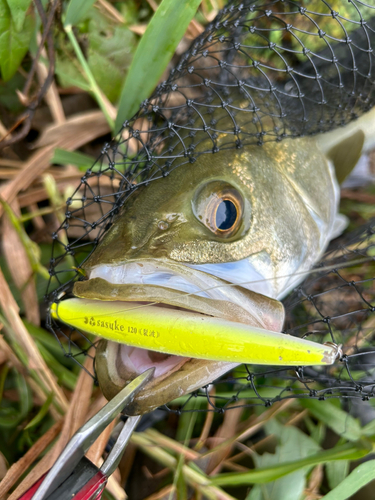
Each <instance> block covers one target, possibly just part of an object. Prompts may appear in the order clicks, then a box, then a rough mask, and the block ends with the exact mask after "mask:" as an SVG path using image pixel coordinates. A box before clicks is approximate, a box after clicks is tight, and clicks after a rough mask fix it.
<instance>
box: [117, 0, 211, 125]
mask: <svg viewBox="0 0 375 500" xmlns="http://www.w3.org/2000/svg"><path fill="white" fill-rule="evenodd" d="M200 3H201V0H163V1H162V3H161V4H160V5H159V7H158V9H157V11H156V12H155V14H154V16H153V18H152V19H151V21H150V23H149V24H148V26H147V29H146V31H145V33H144V35H143V37H142V39H141V41H140V43H139V45H138V47H137V51H136V53H135V56H134V59H133V62H132V64H131V66H130V69H129V72H128V76H127V77H126V80H125V84H124V87H123V89H122V92H121V98H120V104H119V109H118V113H117V118H116V125H115V130H116V131H117V130H119V129H120V127H121V125H122V123H123V122H124V121H125V120H127V119H129V118H131V117H132V116H133V115H134V113H135V112H136V111H137V110H138V109H139V105H140V103H141V102H142V101H143V100H144V99H146V98H147V97H149V96H150V94H151V92H152V91H153V89H154V88H155V86H156V84H157V83H158V81H159V78H160V76H161V75H162V73H163V71H164V70H165V68H166V67H167V65H168V63H169V61H170V59H171V57H172V56H173V54H174V52H175V50H176V47H177V45H178V43H179V41H180V40H181V38H182V37H183V36H184V34H185V31H186V29H187V27H188V25H189V23H190V21H191V19H192V18H193V17H194V14H195V12H196V10H197V8H198V6H199V4H200Z"/></svg>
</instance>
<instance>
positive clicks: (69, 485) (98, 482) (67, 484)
mask: <svg viewBox="0 0 375 500" xmlns="http://www.w3.org/2000/svg"><path fill="white" fill-rule="evenodd" d="M153 373H154V368H150V369H149V370H147V371H145V372H144V373H142V374H141V375H139V376H138V377H137V378H136V379H134V380H133V381H132V382H130V384H128V385H127V386H126V387H124V389H122V391H120V392H119V393H118V394H117V395H116V396H115V397H114V398H113V399H112V400H111V401H109V402H108V403H107V404H106V405H105V406H104V407H103V408H102V409H101V410H100V411H99V412H98V413H97V414H96V415H94V416H93V417H92V418H91V419H90V420H88V421H87V422H86V423H85V424H84V425H83V426H82V427H81V428H80V429H79V430H78V431H77V432H76V433H75V434H74V436H73V437H72V439H71V440H70V441H69V443H68V444H67V446H66V447H65V449H64V450H63V452H62V453H61V455H60V456H59V458H58V459H57V460H56V462H55V464H54V465H53V467H52V468H51V469H50V470H49V471H48V472H47V473H46V474H45V475H44V476H43V477H41V478H40V479H39V481H37V482H36V483H35V484H33V486H31V488H30V489H29V490H28V491H27V492H26V493H24V494H23V495H22V497H20V498H19V500H66V499H71V498H74V499H75V500H99V499H100V498H101V496H102V493H103V490H104V488H105V485H106V484H107V481H108V477H109V476H110V475H111V474H112V473H113V472H114V471H115V470H116V468H117V466H118V464H119V462H120V460H121V457H122V455H123V452H124V450H125V447H126V445H127V443H128V441H129V439H130V436H131V435H132V433H133V431H134V429H135V427H136V426H137V424H138V422H139V420H140V418H141V417H140V416H136V417H129V418H128V419H127V421H126V422H125V424H124V426H123V428H122V429H121V432H120V434H119V436H118V438H117V441H116V442H115V444H114V446H113V448H112V450H111V452H110V453H109V455H108V457H107V458H106V460H105V462H104V463H103V465H102V466H101V467H100V469H99V468H98V467H96V465H94V464H93V463H92V462H91V461H90V460H88V459H87V458H86V457H85V453H86V452H87V451H88V449H89V448H90V446H91V445H92V444H93V443H94V442H95V441H96V439H97V438H98V437H99V436H100V434H101V433H102V432H103V431H104V429H105V428H106V427H107V426H108V425H109V424H110V423H111V422H112V421H113V420H114V419H115V418H116V417H117V416H118V415H119V413H120V412H122V411H123V410H124V408H125V407H126V405H127V404H129V403H130V402H131V401H132V399H133V398H134V396H135V395H136V394H137V392H138V391H140V390H141V389H142V388H143V387H144V386H145V385H146V384H147V382H148V381H149V380H150V379H151V378H152V375H153Z"/></svg>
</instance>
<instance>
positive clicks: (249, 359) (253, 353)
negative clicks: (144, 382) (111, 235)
mask: <svg viewBox="0 0 375 500" xmlns="http://www.w3.org/2000/svg"><path fill="white" fill-rule="evenodd" d="M51 314H52V317H53V318H55V319H59V320H60V321H62V322H64V323H66V324H68V325H71V326H74V327H75V328H78V329H80V330H83V331H86V332H89V333H94V334H95V335H99V336H100V337H104V338H106V339H109V340H113V341H115V342H120V343H122V344H127V345H129V346H133V347H140V348H143V349H150V350H152V351H157V352H161V353H166V354H173V355H177V356H186V357H190V358H198V359H208V360H213V361H226V362H234V363H252V364H259V365H283V366H309V365H331V364H332V363H334V361H335V359H336V357H337V353H338V348H337V346H334V345H325V344H323V345H321V344H318V343H316V342H311V341H309V340H304V339H300V338H297V337H292V336H290V335H285V334H283V333H278V332H272V331H268V330H262V329H261V328H256V327H252V326H250V325H245V324H242V323H234V322H231V321H226V320H223V319H217V318H213V317H210V316H204V315H201V314H197V313H193V312H189V311H181V310H174V309H168V308H164V307H163V308H162V307H155V306H150V305H144V304H138V303H136V302H132V303H129V302H103V301H96V300H88V299H68V300H64V301H62V302H59V303H58V304H57V303H54V304H52V306H51Z"/></svg>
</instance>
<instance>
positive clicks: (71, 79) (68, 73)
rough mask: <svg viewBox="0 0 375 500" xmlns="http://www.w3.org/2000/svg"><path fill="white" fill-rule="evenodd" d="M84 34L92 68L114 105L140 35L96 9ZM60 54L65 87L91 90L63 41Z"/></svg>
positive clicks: (58, 69) (59, 69)
mask: <svg viewBox="0 0 375 500" xmlns="http://www.w3.org/2000/svg"><path fill="white" fill-rule="evenodd" d="M81 33H83V34H84V36H85V42H86V45H87V49H86V59H87V64H88V67H89V69H90V71H91V73H92V75H93V77H94V79H95V81H96V83H97V85H98V86H99V87H100V89H101V91H102V92H104V94H105V95H106V96H107V97H108V99H109V100H110V101H112V102H115V101H117V100H118V99H119V97H120V92H121V87H122V84H123V81H124V78H125V75H126V73H127V71H128V68H129V66H130V63H131V61H132V59H133V54H134V52H135V47H136V36H135V35H134V33H132V32H131V31H130V30H129V29H128V28H127V27H125V26H123V25H121V24H114V23H111V22H110V21H109V20H108V19H107V18H105V17H103V16H102V15H101V14H100V13H99V12H98V11H97V10H96V9H91V10H90V11H89V13H88V14H87V16H86V18H85V24H84V26H82V31H81ZM59 46H60V47H62V48H63V49H64V50H60V51H57V54H56V73H57V75H58V77H59V82H60V84H61V85H62V86H63V87H69V86H72V85H74V86H76V87H79V88H81V89H83V90H85V91H90V85H89V83H88V81H87V78H86V76H85V73H84V70H83V68H82V66H81V65H80V64H79V62H78V60H77V58H76V56H75V55H74V54H73V52H72V50H71V46H70V45H66V42H65V41H64V39H63V38H60V39H59Z"/></svg>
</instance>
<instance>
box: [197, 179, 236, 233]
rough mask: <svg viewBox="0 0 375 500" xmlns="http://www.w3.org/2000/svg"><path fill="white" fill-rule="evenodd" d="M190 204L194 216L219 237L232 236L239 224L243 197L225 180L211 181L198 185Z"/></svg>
mask: <svg viewBox="0 0 375 500" xmlns="http://www.w3.org/2000/svg"><path fill="white" fill-rule="evenodd" d="M192 206H193V212H194V215H195V216H196V218H197V219H198V220H199V221H200V222H201V223H202V224H204V225H205V226H206V227H207V228H208V229H210V231H212V232H213V233H214V234H215V235H216V236H219V237H221V238H229V237H230V236H233V235H234V234H235V233H236V232H237V230H238V228H239V227H240V225H241V220H242V214H243V199H242V196H241V194H240V192H239V191H238V190H237V189H236V188H235V187H234V186H231V185H230V184H228V183H227V182H222V181H213V182H209V183H207V184H205V185H204V186H200V187H199V188H198V190H197V192H196V193H195V195H194V198H193V201H192Z"/></svg>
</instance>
